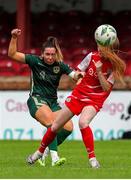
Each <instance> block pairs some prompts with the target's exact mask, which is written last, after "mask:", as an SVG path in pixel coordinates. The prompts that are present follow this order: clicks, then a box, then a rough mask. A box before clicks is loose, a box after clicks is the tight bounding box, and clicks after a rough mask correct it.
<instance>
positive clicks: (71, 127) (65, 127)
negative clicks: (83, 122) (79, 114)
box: [64, 120, 73, 131]
mask: <svg viewBox="0 0 131 180" xmlns="http://www.w3.org/2000/svg"><path fill="white" fill-rule="evenodd" d="M64 129H66V130H67V131H73V122H72V121H71V120H70V121H68V122H67V123H66V124H65V125H64Z"/></svg>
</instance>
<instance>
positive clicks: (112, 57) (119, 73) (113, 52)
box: [98, 38, 126, 84]
mask: <svg viewBox="0 0 131 180" xmlns="http://www.w3.org/2000/svg"><path fill="white" fill-rule="evenodd" d="M98 48H99V51H100V54H101V56H102V57H104V58H105V59H107V60H109V61H110V62H111V64H112V67H113V75H114V78H115V80H117V81H120V82H121V83H122V84H125V82H124V80H123V76H124V72H125V69H126V64H125V62H124V61H123V60H122V59H121V58H120V57H119V56H118V55H117V53H118V52H119V40H118V38H117V40H116V41H115V43H114V44H113V45H110V46H101V45H99V44H98Z"/></svg>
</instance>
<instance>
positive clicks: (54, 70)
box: [53, 66, 60, 74]
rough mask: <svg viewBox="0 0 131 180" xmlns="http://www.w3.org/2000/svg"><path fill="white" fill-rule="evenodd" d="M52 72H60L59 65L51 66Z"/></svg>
mask: <svg viewBox="0 0 131 180" xmlns="http://www.w3.org/2000/svg"><path fill="white" fill-rule="evenodd" d="M53 72H54V73H55V74H58V73H59V72H60V67H59V66H54V67H53Z"/></svg>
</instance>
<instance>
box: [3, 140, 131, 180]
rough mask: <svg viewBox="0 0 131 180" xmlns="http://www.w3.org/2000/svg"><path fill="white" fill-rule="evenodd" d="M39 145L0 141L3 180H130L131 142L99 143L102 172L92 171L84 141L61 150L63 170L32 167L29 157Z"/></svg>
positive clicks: (62, 146)
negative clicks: (63, 158)
mask: <svg viewBox="0 0 131 180" xmlns="http://www.w3.org/2000/svg"><path fill="white" fill-rule="evenodd" d="M38 145H39V141H0V178H5V179H8V178H10V179H11V178H13V179H15V178H16V179H18V178H21V179H22V178H27V179H28V178H29V179H33V178H35V179H39V178H42V179H84V178H85V179H88V178H89V179H92V178H93V179H97V178H101V179H102V178H103V179H108V178H110V179H121V178H122V179H127V178H131V141H130V140H129V141H128V140H113V141H96V142H95V147H96V155H97V159H98V160H99V161H100V164H101V168H100V169H91V168H90V167H89V164H88V160H87V156H86V151H85V148H84V145H83V143H82V142H81V141H66V142H65V143H63V144H62V145H61V146H60V147H59V153H60V154H61V157H66V158H67V162H66V163H65V164H64V165H63V166H61V167H51V161H50V158H48V159H47V166H46V167H41V166H39V164H37V163H36V164H35V165H33V166H29V165H27V164H26V162H25V159H26V157H27V156H28V155H29V154H30V153H32V152H34V151H35V150H36V149H37V147H38Z"/></svg>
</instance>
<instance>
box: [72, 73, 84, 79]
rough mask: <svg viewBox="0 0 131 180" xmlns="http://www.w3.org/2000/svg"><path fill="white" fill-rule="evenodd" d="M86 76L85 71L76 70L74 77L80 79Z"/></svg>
mask: <svg viewBox="0 0 131 180" xmlns="http://www.w3.org/2000/svg"><path fill="white" fill-rule="evenodd" d="M84 76H85V72H80V71H76V72H75V76H74V79H75V80H78V79H80V78H83V77H84Z"/></svg>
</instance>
